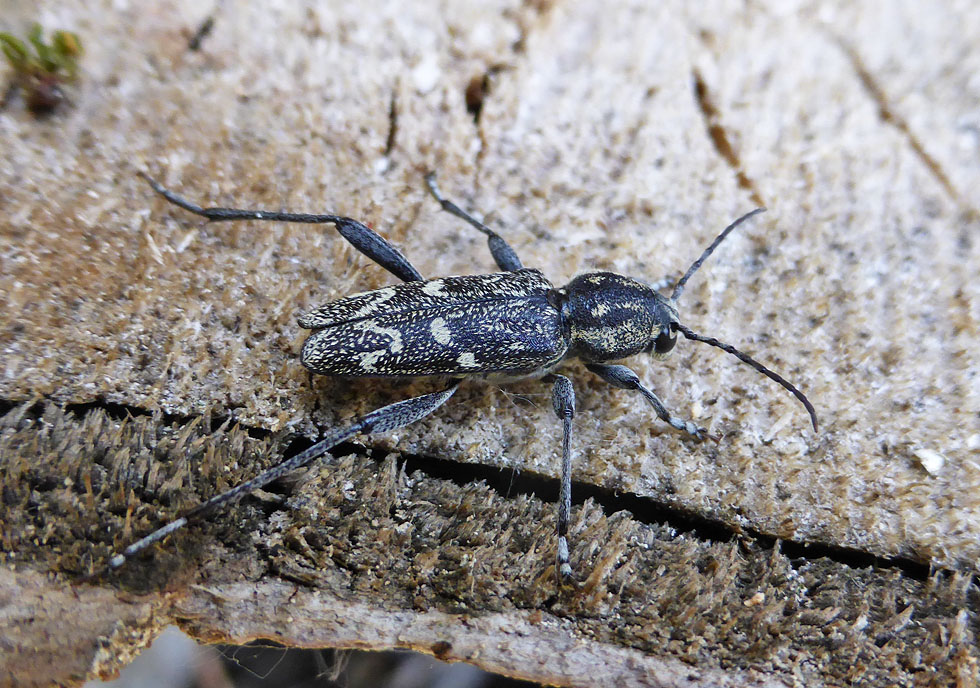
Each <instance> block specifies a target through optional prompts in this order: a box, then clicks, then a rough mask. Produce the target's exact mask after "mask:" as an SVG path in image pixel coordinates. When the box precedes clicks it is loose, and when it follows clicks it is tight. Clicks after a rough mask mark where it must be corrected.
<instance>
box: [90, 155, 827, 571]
mask: <svg viewBox="0 0 980 688" xmlns="http://www.w3.org/2000/svg"><path fill="white" fill-rule="evenodd" d="M139 174H140V176H142V177H143V178H144V179H145V180H146V181H147V182H148V183H149V184H150V186H151V187H153V189H154V190H155V191H156V192H157V193H158V194H160V195H161V196H163V197H164V198H165V199H167V200H168V201H170V202H171V203H173V204H174V205H177V206H179V207H181V208H184V209H185V210H188V211H190V212H192V213H195V214H197V215H200V216H202V217H205V218H207V219H208V220H209V221H212V222H216V221H221V220H272V221H277V222H305V223H315V224H333V225H334V226H335V227H336V228H337V231H338V232H340V234H341V235H342V236H343V237H344V238H345V239H346V240H347V241H348V242H350V244H351V245H352V246H353V247H354V248H356V249H357V250H358V251H360V252H361V253H363V254H364V255H366V256H367V257H368V258H370V259H371V260H373V261H374V262H376V263H377V264H378V265H380V266H381V267H383V268H384V269H385V270H387V271H388V272H390V273H392V274H393V275H394V276H395V277H398V278H399V279H401V280H402V283H401V284H396V285H394V286H388V287H383V288H381V289H376V290H374V291H369V292H364V293H362V294H355V295H353V296H347V297H344V298H342V299H338V300H336V301H332V302H330V303H328V304H326V305H324V306H321V307H320V308H317V309H316V310H314V311H311V312H310V313H307V314H306V315H304V316H302V317H301V318H300V319H299V325H300V327H303V328H306V329H309V330H312V333H311V334H310V336H309V337H308V338H307V340H306V342H305V344H304V345H303V350H302V355H301V361H302V363H303V365H305V366H306V367H307V368H309V369H310V370H311V371H313V372H314V373H319V374H322V375H334V376H342V377H353V378H357V377H403V378H405V377H423V376H433V377H440V378H444V379H446V380H447V384H446V385H445V386H444V387H443V389H441V390H440V391H438V392H433V393H431V394H424V395H422V396H418V397H414V398H412V399H407V400H405V401H399V402H396V403H394V404H390V405H388V406H384V407H382V408H380V409H377V410H375V411H372V412H370V413H368V414H366V415H364V416H361V417H360V418H356V419H354V420H353V421H351V422H350V423H348V424H347V425H346V426H344V427H342V428H339V429H334V430H332V431H330V432H328V433H327V434H326V436H325V437H324V438H323V439H321V440H320V441H319V442H317V443H316V444H314V445H313V446H311V447H309V448H308V449H306V450H305V451H303V452H301V453H299V454H297V455H296V456H294V457H292V458H290V459H287V460H286V461H284V462H282V463H280V464H278V465H277V466H274V467H273V468H270V469H269V470H267V471H265V472H264V473H262V474H260V475H258V476H256V477H255V478H252V479H251V480H248V481H246V482H244V483H241V484H240V485H237V486H236V487H233V488H232V489H230V490H228V491H226V492H223V493H222V494H219V495H216V496H215V497H212V498H211V499H209V500H207V501H205V502H203V503H202V504H200V505H198V506H197V507H194V508H193V509H191V510H190V511H188V512H187V513H186V514H185V515H183V516H181V517H180V518H178V519H177V520H175V521H172V522H170V523H168V524H167V525H165V526H163V527H161V528H159V529H158V530H156V531H154V532H152V533H150V534H149V535H147V536H146V537H144V538H142V539H141V540H139V541H137V542H135V543H133V544H132V545H130V546H129V547H127V548H126V549H124V550H123V551H122V552H120V553H119V554H116V555H114V556H113V557H111V558H110V560H109V569H110V570H111V569H115V568H118V567H120V566H122V565H123V564H124V563H125V562H126V560H127V559H129V558H130V557H132V556H133V555H134V554H136V553H138V552H140V551H142V550H144V549H146V548H147V547H149V546H150V545H151V544H153V543H154V542H157V541H159V540H162V539H163V538H165V537H166V536H167V535H169V534H170V533H172V532H174V531H175V530H178V529H179V528H182V527H183V526H184V525H186V524H187V523H189V522H190V521H191V520H193V519H197V518H201V517H202V516H204V515H206V514H210V513H213V512H214V511H215V510H217V509H218V508H220V507H222V506H223V505H225V504H228V503H230V502H233V501H235V500H237V499H239V498H241V497H243V496H244V495H246V494H248V493H250V492H252V491H253V490H256V489H258V488H260V487H262V486H263V485H266V484H268V483H270V482H272V481H274V480H276V479H278V478H280V477H281V476H283V475H285V474H287V473H289V472H291V471H293V470H296V469H297V468H300V467H301V466H304V465H306V464H308V463H310V462H311V461H313V460H315V459H317V458H319V457H320V456H322V455H323V454H325V453H326V452H327V451H329V450H330V449H331V448H332V447H334V446H336V445H337V444H339V443H341V442H343V441H345V440H347V439H349V438H350V437H352V436H354V435H356V434H359V433H369V432H387V431H390V430H395V429H397V428H400V427H403V426H405V425H408V424H410V423H413V422H415V421H417V420H420V419H421V418H424V417H425V416H427V415H429V414H430V413H432V412H433V411H435V410H436V409H437V408H439V407H440V406H441V405H442V404H443V403H445V402H446V401H447V400H448V399H449V397H451V396H452V395H453V393H454V392H455V391H456V390H457V389H458V388H459V385H460V384H461V382H462V381H463V380H465V379H467V378H480V379H489V380H494V381H507V380H515V379H520V378H528V377H532V378H542V379H543V380H545V381H547V382H551V383H552V393H551V398H552V406H553V407H554V411H555V414H556V415H557V416H558V418H559V420H560V421H561V423H562V463H561V487H560V491H559V498H558V548H557V555H556V571H557V574H558V578H559V581H565V580H568V579H570V578H571V575H572V567H571V565H570V564H569V547H568V517H569V511H570V509H571V479H572V463H571V458H572V453H571V438H572V418H573V416H574V415H575V393H574V391H573V388H572V383H571V381H570V380H569V379H568V378H567V377H565V376H564V375H559V374H557V373H555V372H553V371H554V370H555V369H556V368H557V367H558V366H559V365H560V364H561V363H562V362H563V361H565V360H566V359H569V358H579V359H581V360H582V361H583V362H584V363H585V367H586V368H588V369H589V370H590V371H591V372H593V373H595V374H596V375H598V376H599V377H600V378H602V379H603V380H605V381H606V382H608V383H609V384H611V385H613V386H614V387H619V388H621V389H628V390H633V391H636V392H639V393H640V395H642V396H643V398H644V399H646V401H647V402H649V404H650V405H651V406H652V407H653V410H654V412H655V413H656V414H657V416H658V417H659V418H660V419H661V420H663V421H664V422H666V423H668V424H669V425H671V426H672V427H674V428H676V429H678V430H680V431H682V432H686V433H687V434H689V435H691V436H693V437H694V438H696V439H698V440H702V439H704V438H705V437H706V436H707V432H706V430H705V429H704V428H701V427H698V426H697V425H696V424H695V423H694V422H692V421H690V420H684V419H681V418H678V417H677V416H674V415H673V414H671V413H670V412H669V411H668V410H667V407H666V406H665V405H664V404H663V402H662V401H661V400H660V398H659V397H658V396H657V395H656V394H654V393H653V391H652V390H650V389H649V388H648V387H646V386H645V385H644V384H643V383H641V382H640V379H639V377H638V376H637V375H636V373H634V372H633V371H632V370H630V369H629V368H627V367H626V366H624V365H618V364H614V363H611V362H612V361H617V360H620V359H624V358H628V357H630V356H633V355H635V354H640V353H649V354H652V355H653V356H654V357H655V358H664V357H666V356H667V355H669V354H670V352H671V351H672V350H673V348H674V344H675V343H676V342H677V335H678V333H680V334H682V335H684V337H686V338H687V339H692V340H695V341H699V342H704V343H706V344H710V345H711V346H715V347H718V348H720V349H722V350H724V351H726V352H728V353H730V354H732V355H734V356H736V357H737V358H738V359H739V360H741V361H742V362H743V363H747V364H748V365H750V366H752V367H753V368H754V369H755V370H757V371H758V372H760V373H762V374H763V375H765V376H766V377H768V378H770V379H771V380H774V381H775V382H777V383H778V384H780V385H782V386H783V387H785V388H786V389H787V390H789V392H791V393H792V394H793V396H795V397H796V398H797V399H799V401H800V402H801V403H802V404H803V406H804V407H805V408H806V410H807V413H809V415H810V421H811V422H812V423H813V429H814V431H816V430H817V416H816V412H815V410H814V408H813V405H812V404H811V403H810V401H809V400H808V399H807V398H806V396H805V395H804V394H803V393H802V392H801V391H799V390H798V389H797V388H796V387H794V386H793V385H792V384H790V383H789V382H787V381H786V380H785V379H783V378H782V377H781V376H779V375H777V374H776V373H774V372H773V371H771V370H769V369H768V368H766V367H765V366H763V365H762V364H761V363H758V362H757V361H755V360H754V359H752V358H751V357H749V356H748V355H746V354H744V353H742V352H741V351H739V350H738V349H736V348H735V347H733V346H731V345H729V344H725V343H723V342H720V341H718V340H717V339H715V338H713V337H706V336H703V335H700V334H698V333H696V332H694V331H692V330H691V329H689V328H688V327H686V326H685V325H683V324H681V322H680V320H679V317H678V310H677V302H678V300H679V298H680V296H681V294H682V293H683V291H684V285H685V284H686V283H687V281H688V279H690V277H691V275H693V274H694V273H695V271H697V269H698V268H700V267H701V264H702V263H703V262H704V261H705V260H706V259H707V258H708V256H710V255H711V253H712V252H713V251H714V250H715V248H717V247H718V245H719V244H720V243H721V242H722V241H724V239H725V237H727V236H728V235H729V234H730V233H731V232H732V230H734V229H735V228H736V227H737V226H738V225H739V224H741V223H742V222H744V221H745V220H747V219H748V218H750V217H752V216H753V215H755V214H757V213H760V212H763V211H764V210H765V209H764V208H756V209H755V210H753V211H751V212H749V213H747V214H745V215H743V216H742V217H740V218H738V219H737V220H735V221H734V222H732V223H731V224H730V225H728V227H726V228H725V229H724V230H723V231H722V232H721V234H719V235H718V236H717V237H716V238H715V240H714V241H712V242H711V244H710V245H709V246H708V247H707V248H706V249H705V250H704V252H703V253H702V254H701V256H700V257H699V258H698V259H697V260H696V261H694V263H692V264H691V267H690V268H688V270H687V272H685V273H684V275H683V276H682V277H681V278H680V279H679V280H678V281H677V282H676V283H675V284H674V289H673V292H672V293H671V295H670V296H669V297H667V296H664V295H662V294H660V293H659V291H658V290H657V289H656V288H654V286H653V285H648V284H644V283H642V282H639V281H637V280H634V279H632V278H630V277H626V276H624V275H618V274H615V273H612V272H589V273H585V274H582V275H579V276H577V277H575V278H573V279H572V281H571V282H569V283H568V284H567V285H565V286H564V287H561V288H556V287H555V286H554V285H552V284H551V282H549V281H548V280H547V279H546V278H545V277H544V275H543V274H542V273H541V272H540V271H539V270H534V269H529V268H525V267H524V266H523V264H522V263H521V261H520V259H519V258H518V257H517V254H516V253H515V252H514V250H513V249H512V248H511V247H510V245H509V244H508V243H507V242H506V241H505V240H504V239H503V238H502V237H501V236H500V235H499V234H497V233H496V232H494V231H493V230H492V229H490V228H489V227H487V226H486V225H485V224H483V223H482V222H480V221H479V220H477V219H476V218H474V217H472V216H471V215H469V214H468V213H466V212H465V211H463V210H461V209H460V208H459V207H458V206H457V205H456V204H454V203H453V202H451V201H449V200H447V199H446V198H445V197H444V196H443V195H442V192H441V191H440V190H439V187H438V185H437V184H436V180H435V174H434V173H432V172H430V173H429V174H428V175H427V176H426V183H427V185H428V187H429V191H430V192H431V194H432V196H433V197H434V198H435V199H436V200H437V201H438V202H439V204H440V205H441V206H442V208H443V210H445V211H448V212H449V213H452V214H453V215H456V216H457V217H459V218H461V219H463V220H465V221H466V222H467V223H469V224H470V225H471V226H473V227H474V228H475V229H477V230H479V231H480V232H482V233H483V234H484V235H486V237H487V243H488V245H489V248H490V253H491V255H492V256H493V259H494V262H496V264H497V267H498V268H500V270H501V271H500V272H496V273H491V274H485V275H466V276H462V277H439V278H436V279H430V280H426V279H424V278H423V277H422V275H421V274H420V273H419V271H418V270H416V269H415V267H414V266H412V264H411V263H410V262H408V260H407V259H406V258H405V256H404V255H402V253H401V252H400V251H399V250H398V249H397V248H395V247H394V246H392V245H391V244H390V243H388V241H387V240H385V239H384V238H383V237H381V236H380V235H379V234H378V233H377V232H375V231H374V230H372V229H371V228H370V227H368V226H366V225H364V224H362V223H360V222H358V221H357V220H353V219H351V218H348V217H341V216H338V215H310V214H305V213H285V212H275V211H265V210H240V209H234V208H202V207H201V206H198V205H196V204H194V203H191V202H189V201H187V200H186V199H184V198H182V197H181V196H178V195H177V194H175V193H173V192H172V191H169V190H168V189H166V188H164V187H163V186H162V185H160V184H159V183H158V182H156V181H155V180H153V179H152V178H150V177H149V176H148V175H146V174H145V173H143V172H140V173H139Z"/></svg>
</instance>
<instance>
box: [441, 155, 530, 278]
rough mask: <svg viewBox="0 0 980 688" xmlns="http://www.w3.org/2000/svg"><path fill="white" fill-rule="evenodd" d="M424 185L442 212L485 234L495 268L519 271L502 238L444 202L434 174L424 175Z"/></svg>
mask: <svg viewBox="0 0 980 688" xmlns="http://www.w3.org/2000/svg"><path fill="white" fill-rule="evenodd" d="M425 183H426V184H428V186H429V191H430V192H431V193H432V197H433V198H435V199H436V200H437V201H439V205H441V206H442V209H443V210H445V211H446V212H448V213H452V214H453V215H455V216H456V217H458V218H460V219H462V220H466V221H467V222H468V223H470V225H472V226H473V227H476V228H477V229H478V230H480V231H481V232H483V233H484V234H486V236H487V245H488V246H489V247H490V254H491V255H492V256H493V260H494V262H495V263H496V264H497V267H499V268H500V269H501V270H503V271H504V272H512V271H514V270H520V269H521V268H522V267H524V266H523V265H522V264H521V259H520V258H518V257H517V253H516V252H515V251H514V249H512V248H511V247H510V244H508V243H507V242H506V241H505V240H504V238H503V237H502V236H500V235H499V234H497V233H496V232H495V231H493V230H492V229H490V228H489V227H487V226H486V225H485V224H483V223H482V222H480V221H479V220H477V219H476V218H475V217H473V216H472V215H470V214H469V213H467V212H466V211H465V210H463V209H462V208H460V207H459V206H458V205H456V204H455V203H453V202H452V201H449V200H446V198H445V197H444V196H443V195H442V191H440V190H439V185H438V184H436V173H435V172H429V173H428V174H427V175H425Z"/></svg>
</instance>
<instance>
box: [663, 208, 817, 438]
mask: <svg viewBox="0 0 980 688" xmlns="http://www.w3.org/2000/svg"><path fill="white" fill-rule="evenodd" d="M756 212H759V211H758V210H754V211H752V213H756ZM752 213H749V215H751V214H752ZM749 215H746V216H745V217H743V218H740V219H738V220H736V221H735V224H738V223H739V222H741V221H742V220H744V219H745V218H746V217H748V216H749ZM732 226H734V225H732ZM729 229H731V227H729V228H728V229H726V230H725V231H726V232H727V231H728V230H729ZM723 237H724V234H722V237H719V239H720V238H723ZM717 243H718V239H716V240H715V244H717ZM713 247H714V244H712V248H713ZM709 250H710V249H709ZM706 253H707V251H706ZM703 258H704V256H702V259H703ZM698 262H699V263H700V262H701V261H698ZM674 329H676V330H677V331H678V332H680V333H681V334H683V335H684V336H685V337H687V338H688V339H693V340H694V341H696V342H704V343H705V344H710V345H711V346H716V347H718V348H719V349H721V350H722V351H727V352H728V353H730V354H731V355H732V356H735V357H736V358H737V359H738V360H740V361H741V362H742V363H748V364H749V365H750V366H752V367H753V368H755V369H756V370H758V371H759V372H760V373H762V374H763V375H765V376H766V377H767V378H769V379H770V380H773V381H774V382H778V383H779V384H780V385H782V386H783V387H785V388H786V389H787V390H789V392H790V393H791V394H792V395H793V396H794V397H796V398H797V399H799V400H800V403H801V404H803V406H804V407H806V412H807V413H809V414H810V422H811V423H813V431H814V432H817V412H816V410H814V408H813V404H811V403H810V400H809V399H807V398H806V395H805V394H803V392H801V391H800V390H798V389H797V388H796V387H794V386H793V385H792V384H790V383H789V382H788V381H787V380H786V379H784V378H783V377H782V376H781V375H778V374H777V373H774V372H772V371H771V370H769V369H768V368H766V367H765V366H764V365H762V364H761V363H759V362H758V361H756V360H755V359H753V358H752V357H751V356H749V355H748V354H743V353H742V352H741V351H739V350H738V349H736V348H735V347H734V346H732V345H731V344H725V343H724V342H720V341H718V340H717V339H715V338H714V337H705V336H704V335H700V334H698V333H697V332H693V331H691V330H689V329H688V328H687V327H685V326H684V325H681V324H680V323H674Z"/></svg>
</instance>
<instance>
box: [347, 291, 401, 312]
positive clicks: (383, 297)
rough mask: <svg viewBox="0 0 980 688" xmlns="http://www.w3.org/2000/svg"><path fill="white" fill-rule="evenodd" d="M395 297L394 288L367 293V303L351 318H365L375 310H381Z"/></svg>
mask: <svg viewBox="0 0 980 688" xmlns="http://www.w3.org/2000/svg"><path fill="white" fill-rule="evenodd" d="M394 295H395V289H394V287H385V288H384V289H378V290H377V291H375V292H368V294H366V296H370V298H369V299H368V300H367V302H366V303H365V304H364V305H363V306H361V307H360V308H358V309H357V310H356V311H355V312H354V314H353V316H352V317H354V318H363V317H365V316H368V315H371V314H372V313H374V312H375V311H376V310H378V309H379V308H381V306H383V305H384V304H385V303H386V302H387V301H390V300H391V298H392V297H393V296H394Z"/></svg>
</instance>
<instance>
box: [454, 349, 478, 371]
mask: <svg viewBox="0 0 980 688" xmlns="http://www.w3.org/2000/svg"><path fill="white" fill-rule="evenodd" d="M456 362H457V363H459V364H460V365H461V366H463V367H464V368H476V367H477V366H476V357H475V356H473V354H471V353H470V352H468V351H467V352H466V353H465V354H460V355H459V358H457V359H456Z"/></svg>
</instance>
